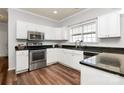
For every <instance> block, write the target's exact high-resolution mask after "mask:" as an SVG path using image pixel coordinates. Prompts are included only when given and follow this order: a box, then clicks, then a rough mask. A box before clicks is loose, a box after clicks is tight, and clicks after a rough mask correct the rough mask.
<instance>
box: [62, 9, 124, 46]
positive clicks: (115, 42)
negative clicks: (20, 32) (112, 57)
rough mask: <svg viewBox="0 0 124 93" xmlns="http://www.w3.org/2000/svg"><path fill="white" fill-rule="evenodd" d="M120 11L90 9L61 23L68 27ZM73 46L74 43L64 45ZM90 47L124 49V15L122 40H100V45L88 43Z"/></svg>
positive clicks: (123, 19)
mask: <svg viewBox="0 0 124 93" xmlns="http://www.w3.org/2000/svg"><path fill="white" fill-rule="evenodd" d="M117 10H120V9H107V8H106V9H100V8H99V9H90V10H88V11H87V12H85V13H84V12H80V13H78V14H77V15H75V16H72V17H70V18H68V19H66V20H64V21H63V22H61V23H60V25H61V26H68V25H72V24H76V23H79V22H82V21H85V20H88V19H92V18H95V17H97V16H100V15H103V14H105V13H109V12H113V11H117ZM63 44H69V45H73V44H74V43H69V42H66V43H63ZM86 45H90V46H105V47H122V48H124V15H121V38H109V39H98V43H94V44H93V43H92V44H91V43H87V44H86Z"/></svg>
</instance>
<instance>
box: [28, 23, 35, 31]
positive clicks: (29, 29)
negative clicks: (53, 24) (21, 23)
mask: <svg viewBox="0 0 124 93" xmlns="http://www.w3.org/2000/svg"><path fill="white" fill-rule="evenodd" d="M26 29H27V31H37V25H35V24H32V23H27V27H26Z"/></svg>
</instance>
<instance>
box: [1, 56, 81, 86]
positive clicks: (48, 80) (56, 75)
mask: <svg viewBox="0 0 124 93" xmlns="http://www.w3.org/2000/svg"><path fill="white" fill-rule="evenodd" d="M0 84H1V85H79V84H80V72H79V71H77V70H74V69H72V68H69V67H66V66H64V65H62V64H59V63H56V64H53V65H50V66H47V67H45V68H41V69H38V70H34V71H31V72H25V73H21V74H18V75H16V74H15V71H14V70H13V71H8V59H7V58H0Z"/></svg>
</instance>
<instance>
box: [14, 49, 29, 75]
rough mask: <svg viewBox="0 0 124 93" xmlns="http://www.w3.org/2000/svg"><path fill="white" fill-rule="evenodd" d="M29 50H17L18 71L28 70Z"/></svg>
mask: <svg viewBox="0 0 124 93" xmlns="http://www.w3.org/2000/svg"><path fill="white" fill-rule="evenodd" d="M28 64H29V59H28V50H22V51H16V73H21V72H24V71H27V70H28V67H29V66H28Z"/></svg>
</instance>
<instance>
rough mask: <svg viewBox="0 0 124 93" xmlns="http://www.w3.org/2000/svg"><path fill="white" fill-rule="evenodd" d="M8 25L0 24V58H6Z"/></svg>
mask: <svg viewBox="0 0 124 93" xmlns="http://www.w3.org/2000/svg"><path fill="white" fill-rule="evenodd" d="M7 33H8V24H7V23H0V57H3V56H8V49H7V48H8V34H7Z"/></svg>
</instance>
